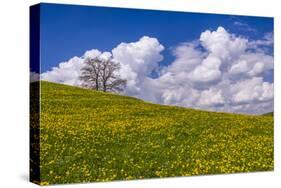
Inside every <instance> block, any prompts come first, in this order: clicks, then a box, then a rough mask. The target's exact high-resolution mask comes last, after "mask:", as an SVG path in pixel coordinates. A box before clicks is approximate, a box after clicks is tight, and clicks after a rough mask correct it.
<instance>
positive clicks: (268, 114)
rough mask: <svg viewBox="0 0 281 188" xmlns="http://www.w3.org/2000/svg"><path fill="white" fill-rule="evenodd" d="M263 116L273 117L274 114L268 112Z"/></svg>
mask: <svg viewBox="0 0 281 188" xmlns="http://www.w3.org/2000/svg"><path fill="white" fill-rule="evenodd" d="M263 116H274V112H269V113H266V114H263Z"/></svg>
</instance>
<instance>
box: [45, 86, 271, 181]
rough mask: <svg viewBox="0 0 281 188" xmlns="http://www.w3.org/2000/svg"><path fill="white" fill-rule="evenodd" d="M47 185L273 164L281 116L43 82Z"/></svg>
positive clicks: (231, 170) (252, 168)
mask: <svg viewBox="0 0 281 188" xmlns="http://www.w3.org/2000/svg"><path fill="white" fill-rule="evenodd" d="M40 117H41V119H40V167H41V171H40V179H41V182H40V184H41V185H48V184H58V183H77V182H92V181H111V180H130V179H146V178H159V177H175V176H192V175H206V174H224V173H237V172H252V171H269V170H273V165H274V163H273V116H270V115H269V116H254V115H238V114H230V113H217V112H208V111H200V110H194V109H188V108H182V107H175V106H165V105H157V104H152V103H148V102H145V101H142V100H140V99H136V98H133V97H126V96H121V95H117V94H110V93H103V92H99V91H93V90H88V89H82V88H78V87H73V86H66V85H61V84H55V83H50V82H45V81H41V113H40Z"/></svg>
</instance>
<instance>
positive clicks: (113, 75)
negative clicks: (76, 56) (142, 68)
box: [80, 57, 126, 92]
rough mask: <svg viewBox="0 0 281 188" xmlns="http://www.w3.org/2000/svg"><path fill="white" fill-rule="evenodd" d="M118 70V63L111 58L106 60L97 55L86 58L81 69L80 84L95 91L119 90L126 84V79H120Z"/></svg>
mask: <svg viewBox="0 0 281 188" xmlns="http://www.w3.org/2000/svg"><path fill="white" fill-rule="evenodd" d="M119 70H120V64H119V63H117V62H115V61H113V60H112V58H108V59H106V60H105V59H102V58H99V57H97V58H94V59H90V58H88V59H86V60H85V66H84V67H83V68H82V69H81V76H80V80H81V81H82V86H83V87H87V88H91V89H95V90H97V91H104V92H107V91H109V92H121V91H123V89H124V87H125V85H126V80H124V79H121V77H120V75H119V74H118V73H119Z"/></svg>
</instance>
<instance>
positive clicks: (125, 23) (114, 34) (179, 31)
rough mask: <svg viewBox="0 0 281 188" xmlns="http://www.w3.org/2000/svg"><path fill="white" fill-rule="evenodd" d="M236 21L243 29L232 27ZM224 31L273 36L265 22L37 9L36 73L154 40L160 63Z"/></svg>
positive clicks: (97, 9) (106, 10)
mask: <svg viewBox="0 0 281 188" xmlns="http://www.w3.org/2000/svg"><path fill="white" fill-rule="evenodd" d="M235 22H239V23H242V24H245V25H248V27H249V28H252V29H254V30H255V31H254V32H253V31H252V30H251V29H249V28H247V27H245V26H242V27H241V26H237V25H235ZM218 26H223V27H225V28H226V29H227V30H229V31H230V32H232V33H235V34H237V35H243V36H245V37H247V38H250V39H258V38H261V37H262V36H263V35H264V34H265V33H267V32H272V31H273V19H272V18H265V17H249V16H232V15H219V14H201V13H184V12H172V11H155V10H153V11H152V10H138V9H120V8H105V7H92V6H72V5H59V4H42V5H41V72H45V71H46V70H49V69H50V68H51V67H54V66H56V65H57V64H58V63H60V62H62V61H66V60H68V59H69V58H71V57H73V56H79V55H82V54H83V53H84V52H85V51H86V50H89V49H93V48H97V49H100V50H101V51H110V50H111V49H113V48H114V47H115V46H117V45H118V44H119V43H120V42H131V41H136V40H138V39H139V38H140V37H142V36H144V35H147V36H150V37H156V38H157V39H158V40H159V41H161V44H163V45H164V46H165V47H166V49H165V50H164V51H163V53H162V54H163V55H164V60H163V62H161V63H163V64H169V62H171V60H172V59H173V58H174V57H173V56H172V55H171V48H173V47H174V46H176V45H178V44H179V43H182V42H186V41H187V42H189V41H192V40H194V39H196V38H198V37H199V36H200V33H201V32H203V31H205V30H206V29H211V30H212V29H216V28H217V27H218Z"/></svg>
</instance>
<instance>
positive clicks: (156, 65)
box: [33, 4, 274, 114]
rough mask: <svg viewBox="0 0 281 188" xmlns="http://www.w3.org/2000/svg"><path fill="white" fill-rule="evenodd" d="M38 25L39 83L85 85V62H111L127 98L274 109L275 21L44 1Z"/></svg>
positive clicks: (233, 108) (247, 110)
mask: <svg viewBox="0 0 281 188" xmlns="http://www.w3.org/2000/svg"><path fill="white" fill-rule="evenodd" d="M40 21H41V22H40V31H41V33H40V35H41V41H40V42H41V43H40V47H41V49H40V50H41V73H40V79H41V80H47V81H51V82H57V83H62V84H68V85H75V86H81V80H80V79H79V75H80V74H81V68H82V67H83V66H85V64H84V60H85V58H87V57H90V58H113V59H114V60H115V61H116V62H118V63H120V67H121V68H120V71H119V74H120V76H121V77H122V78H123V79H126V80H127V85H126V87H125V89H124V91H123V93H122V94H124V95H128V96H133V97H137V98H141V99H143V100H145V101H150V102H153V103H158V104H165V105H177V106H184V107H188V108H197V109H204V110H211V111H223V112H233V113H247V114H262V113H266V112H271V111H273V97H274V96H273V93H274V92H273V69H274V57H273V44H274V42H273V41H274V39H273V38H274V37H273V18H265V17H250V16H233V15H219V14H202V13H185V12H172V11H155V10H139V9H123V8H122V9H121V8H105V7H91V6H74V5H58V4H41V17H40ZM33 77H34V78H35V79H34V80H36V78H38V74H36V73H35V74H33Z"/></svg>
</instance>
